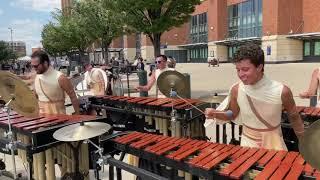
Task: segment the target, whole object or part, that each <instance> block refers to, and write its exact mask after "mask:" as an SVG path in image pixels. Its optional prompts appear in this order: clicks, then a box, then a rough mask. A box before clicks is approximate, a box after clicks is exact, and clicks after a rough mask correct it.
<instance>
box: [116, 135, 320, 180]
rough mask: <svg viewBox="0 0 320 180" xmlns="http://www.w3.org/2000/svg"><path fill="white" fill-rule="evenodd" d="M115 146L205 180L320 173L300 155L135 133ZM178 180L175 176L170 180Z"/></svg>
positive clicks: (281, 177)
mask: <svg viewBox="0 0 320 180" xmlns="http://www.w3.org/2000/svg"><path fill="white" fill-rule="evenodd" d="M113 142H114V147H115V148H116V149H118V150H120V151H123V152H126V153H129V154H133V155H136V156H139V157H140V158H143V159H145V160H147V161H152V162H155V163H158V164H162V165H165V166H169V167H174V169H175V170H183V171H186V172H189V173H190V174H192V175H194V176H197V177H199V178H206V179H277V180H278V179H288V180H291V179H298V178H299V179H309V178H310V179H315V178H319V177H320V172H319V171H318V170H315V169H314V168H312V167H311V166H310V165H309V164H308V163H306V162H305V160H304V159H303V158H302V156H301V155H300V154H299V153H298V152H293V151H292V152H290V151H289V152H288V151H277V150H267V149H260V148H249V147H241V146H237V145H231V144H219V143H212V142H207V141H201V140H194V139H188V138H175V137H168V136H161V135H154V134H149V133H140V132H132V133H130V134H127V135H124V136H121V137H117V138H115V139H114V140H113ZM168 178H170V179H175V177H168Z"/></svg>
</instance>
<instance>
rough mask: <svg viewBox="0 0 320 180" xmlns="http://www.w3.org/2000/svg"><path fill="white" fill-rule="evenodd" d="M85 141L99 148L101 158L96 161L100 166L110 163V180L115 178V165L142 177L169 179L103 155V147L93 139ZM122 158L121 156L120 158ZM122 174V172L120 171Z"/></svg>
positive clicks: (159, 179)
mask: <svg viewBox="0 0 320 180" xmlns="http://www.w3.org/2000/svg"><path fill="white" fill-rule="evenodd" d="M85 142H88V143H90V144H92V145H93V146H94V147H95V148H97V149H98V150H97V151H96V152H95V153H98V154H99V156H100V158H99V159H98V161H97V162H96V163H97V164H98V165H99V166H103V165H107V164H109V180H113V179H114V172H113V171H114V167H117V168H118V169H123V170H125V171H128V172H130V173H132V174H135V175H137V176H138V177H141V179H150V180H168V179H167V178H164V177H161V176H159V175H157V174H154V173H152V172H149V171H147V170H144V169H140V168H138V167H134V166H132V165H128V164H126V163H124V162H122V161H121V160H117V159H114V158H113V156H112V155H110V154H108V155H105V156H103V155H102V153H103V148H101V147H99V146H98V145H96V144H94V143H93V142H92V141H90V140H89V139H87V140H85ZM120 159H121V158H120ZM120 174H121V172H120ZM117 180H121V176H120V178H119V179H118V178H117Z"/></svg>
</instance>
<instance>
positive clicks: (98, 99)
mask: <svg viewBox="0 0 320 180" xmlns="http://www.w3.org/2000/svg"><path fill="white" fill-rule="evenodd" d="M186 100H187V101H188V102H189V103H191V104H193V105H195V106H197V107H198V108H200V109H201V110H204V109H205V108H207V107H209V106H210V104H209V103H205V102H201V101H199V100H197V99H186ZM89 101H90V103H91V106H92V107H94V108H96V109H99V108H100V109H106V110H107V111H108V112H109V113H110V112H112V113H123V114H126V115H128V114H134V115H136V116H138V117H139V118H140V119H141V118H144V119H145V124H144V131H147V132H157V133H159V134H163V135H169V136H178V137H181V136H182V137H204V128H203V122H204V120H205V116H204V115H203V114H202V113H201V112H199V111H198V110H196V109H195V108H193V107H192V106H190V105H189V104H188V103H186V102H185V101H183V100H181V99H171V98H151V97H127V96H93V97H90V98H89ZM172 113H173V114H172ZM173 118H174V120H175V121H176V122H172V119H173ZM132 124H134V123H132ZM136 128H137V127H134V128H133V129H134V130H136ZM131 130H132V129H131Z"/></svg>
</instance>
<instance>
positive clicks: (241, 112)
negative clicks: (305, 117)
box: [205, 44, 304, 150]
mask: <svg viewBox="0 0 320 180" xmlns="http://www.w3.org/2000/svg"><path fill="white" fill-rule="evenodd" d="M234 63H235V66H236V70H237V75H238V77H239V79H240V81H239V82H238V83H236V84H235V85H233V86H232V87H231V89H230V93H229V96H228V98H226V99H225V101H224V102H223V103H222V104H221V105H220V107H218V108H217V109H212V108H207V109H206V111H205V113H206V116H207V118H208V119H209V118H211V119H216V120H217V121H220V122H226V121H230V120H234V121H235V122H236V123H237V124H240V125H242V127H243V131H242V135H241V142H240V143H241V145H242V146H249V147H259V148H266V149H276V150H286V149H287V147H286V144H285V143H284V140H283V137H282V131H281V114H282V110H283V109H285V110H286V111H287V112H288V117H289V120H290V123H291V126H292V127H293V129H294V131H295V134H296V135H297V137H298V138H301V137H302V136H303V132H304V125H303V122H302V120H301V118H300V115H299V113H298V112H297V110H296V105H295V101H294V99H293V95H292V92H291V90H290V89H289V88H288V87H287V86H286V85H283V84H281V83H280V82H277V81H274V80H271V79H269V78H268V77H267V76H266V75H265V74H264V53H263V50H262V49H261V48H260V47H259V46H258V45H256V44H246V45H242V46H240V47H239V48H238V50H237V51H236V53H235V56H234ZM218 109H219V110H218ZM220 110H221V111H227V110H230V111H232V113H221V111H220ZM230 111H229V112H230ZM208 121H209V120H208Z"/></svg>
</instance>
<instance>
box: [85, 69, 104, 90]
mask: <svg viewBox="0 0 320 180" xmlns="http://www.w3.org/2000/svg"><path fill="white" fill-rule="evenodd" d="M83 67H84V69H85V71H86V73H85V82H86V84H87V88H88V89H90V91H91V92H92V93H93V95H94V96H99V95H105V89H106V86H107V84H106V83H105V82H107V76H106V73H105V72H104V71H103V70H102V69H100V68H94V67H92V65H91V64H90V63H87V64H84V66H83Z"/></svg>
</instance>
